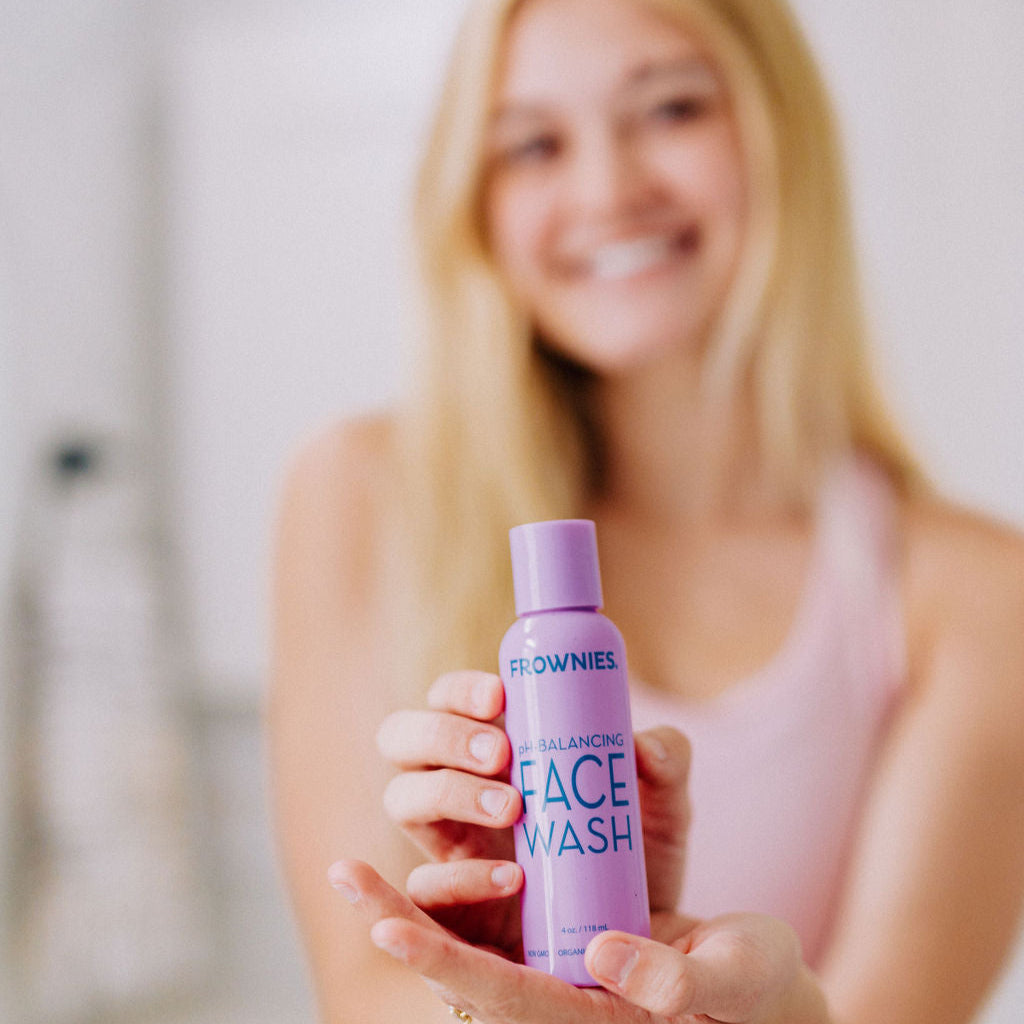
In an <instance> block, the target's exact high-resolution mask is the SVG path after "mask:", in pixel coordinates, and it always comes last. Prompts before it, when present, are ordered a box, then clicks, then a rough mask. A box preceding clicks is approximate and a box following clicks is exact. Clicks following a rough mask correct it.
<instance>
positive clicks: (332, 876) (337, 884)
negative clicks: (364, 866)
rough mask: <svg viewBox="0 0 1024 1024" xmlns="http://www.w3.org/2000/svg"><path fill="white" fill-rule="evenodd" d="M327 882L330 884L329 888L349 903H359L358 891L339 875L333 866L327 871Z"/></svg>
mask: <svg viewBox="0 0 1024 1024" xmlns="http://www.w3.org/2000/svg"><path fill="white" fill-rule="evenodd" d="M327 881H328V882H330V884H331V887H332V888H333V889H335V890H336V891H337V892H340V893H341V895H342V896H344V897H345V899H347V900H348V901H349V903H352V904H356V903H358V902H359V891H358V890H357V889H355V888H354V887H353V886H352V885H350V884H349V883H348V882H346V881H345V879H344V878H342V877H341V876H340V875H339V873H338V871H337V870H336V867H335V866H334V865H332V866H331V867H330V868H328V869H327Z"/></svg>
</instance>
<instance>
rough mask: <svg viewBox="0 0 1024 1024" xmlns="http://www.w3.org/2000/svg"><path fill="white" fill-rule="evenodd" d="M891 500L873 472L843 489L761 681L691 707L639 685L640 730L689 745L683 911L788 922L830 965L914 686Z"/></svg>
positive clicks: (827, 494)
mask: <svg viewBox="0 0 1024 1024" xmlns="http://www.w3.org/2000/svg"><path fill="white" fill-rule="evenodd" d="M894 508H895V506H894V496H893V494H892V491H891V488H890V485H889V483H888V481H887V480H886V478H885V477H884V475H883V474H882V473H881V472H879V471H878V470H877V469H876V468H874V467H873V466H872V465H871V464H870V463H869V462H867V461H866V460H863V459H858V460H851V461H850V462H849V463H847V464H844V465H843V466H842V467H841V468H839V469H837V470H836V471H835V472H834V473H832V474H831V476H830V478H829V480H828V483H827V485H826V486H825V487H824V488H823V490H822V494H821V499H820V502H819V508H818V515H817V526H816V534H815V540H814V553H813V555H812V559H811V568H810V571H809V574H808V577H807V580H806V582H805V584H804V590H803V593H802V595H801V598H800V601H799V607H798V611H797V614H796V617H795V619H794V622H793V625H792V628H791V631H790V634H789V636H788V638H787V640H786V642H785V644H784V645H783V647H782V648H781V650H780V651H779V652H778V653H777V655H776V656H775V657H774V658H773V659H772V660H771V661H770V662H769V663H768V664H767V665H765V666H764V667H763V668H762V669H761V670H760V671H759V672H757V673H755V674H754V675H753V676H751V677H749V678H746V679H743V680H741V681H740V682H738V683H736V684H735V685H734V686H732V687H730V688H729V689H728V690H727V691H725V692H724V693H723V694H721V695H720V696H719V697H716V698H714V699H712V700H710V701H702V702H692V701H686V700H683V699H681V698H679V697H675V696H673V695H672V694H670V693H667V692H664V691H659V690H655V689H653V688H651V687H649V686H645V685H644V684H643V683H642V682H640V681H637V680H634V681H633V715H634V728H636V729H638V730H639V729H645V728H650V727H651V726H653V725H658V724H668V725H674V726H676V727H677V728H678V729H680V730H681V731H682V732H684V733H685V734H686V735H687V736H688V737H689V738H690V742H691V743H692V745H693V762H692V768H691V777H690V795H691V801H692V806H693V823H692V826H691V832H690V842H689V847H688V855H687V867H686V880H685V885H684V891H683V898H682V902H681V905H680V910H681V911H682V912H684V913H687V914H692V915H694V916H697V917H712V916H715V915H718V914H722V913H728V912H730V911H756V912H759V913H765V914H771V915H772V916H774V917H779V918H782V919H783V920H785V921H788V922H789V923H790V924H791V925H792V926H793V927H794V928H795V929H796V931H797V933H798V934H799V936H800V939H801V941H802V942H803V949H804V955H805V958H806V959H807V961H808V963H810V964H811V965H812V966H813V965H814V964H816V963H817V962H818V961H819V960H820V957H821V955H822V953H823V952H824V949H825V946H826V944H827V942H828V938H829V933H830V928H831V924H832V921H833V918H834V915H835V912H836V910H837V904H838V899H839V895H840V891H841V889H842V887H843V881H844V875H845V870H846V866H847V862H848V859H849V854H850V852H851V846H852V844H853V841H854V838H855V836H856V833H857V828H858V822H859V819H860V815H861V812H862V807H863V802H864V797H865V794H866V790H867V786H868V783H869V781H870V777H871V774H872V771H873V768H874V765H875V761H876V756H877V753H878V750H879V745H880V743H881V742H882V739H883V737H884V734H885V732H886V728H887V724H888V722H889V720H890V718H891V713H892V711H893V708H894V705H895V703H896V701H897V700H898V698H899V695H900V692H901V689H902V685H903V680H904V677H905V657H904V649H903V628H902V621H901V612H900V607H899V595H898V590H897V579H896V571H895V558H894V550H893V538H894V529H893V527H894Z"/></svg>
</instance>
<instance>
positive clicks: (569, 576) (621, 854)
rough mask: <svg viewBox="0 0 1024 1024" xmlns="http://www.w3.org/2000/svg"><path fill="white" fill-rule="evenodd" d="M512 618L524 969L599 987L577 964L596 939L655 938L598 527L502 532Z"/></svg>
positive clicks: (510, 668)
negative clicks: (506, 540) (508, 552)
mask: <svg viewBox="0 0 1024 1024" xmlns="http://www.w3.org/2000/svg"><path fill="white" fill-rule="evenodd" d="M509 536H510V541H511V547H512V572H513V580H514V585H515V601H516V614H517V616H519V618H518V620H517V621H516V622H515V623H514V624H513V625H512V627H511V628H510V629H509V631H508V632H507V633H506V634H505V638H504V640H503V641H502V644H501V650H500V655H499V656H500V660H501V679H502V683H503V684H504V688H505V729H506V732H507V733H508V737H509V740H510V742H511V745H512V777H511V781H512V785H513V786H515V788H516V789H518V790H519V793H520V795H521V796H522V798H523V807H524V813H523V815H522V817H521V818H520V820H519V821H517V822H516V824H515V846H516V860H517V861H518V862H519V863H520V864H521V865H522V867H523V870H524V872H525V875H526V881H525V886H524V889H523V893H522V917H523V952H524V957H525V962H526V964H527V965H528V966H531V967H536V968H539V969H540V970H543V971H546V972H548V973H549V974H554V975H555V976H557V977H559V978H562V979H563V980H565V981H568V982H571V983H572V984H574V985H579V986H586V985H595V984H596V982H595V981H594V979H593V978H592V977H591V975H590V973H589V972H588V971H587V969H586V967H585V966H584V962H583V954H584V951H585V949H586V947H587V944H588V943H589V942H590V940H591V939H593V938H594V936H596V935H597V934H598V933H599V932H602V931H627V932H632V933H633V934H636V935H643V936H649V935H650V912H649V907H648V898H647V876H646V871H645V867H644V850H643V835H642V827H641V819H640V804H639V794H638V788H637V777H636V759H635V755H634V750H633V732H632V727H631V723H630V713H629V692H628V688H627V674H626V652H625V645H624V644H623V641H622V635H621V634H620V633H619V631H618V629H616V627H615V626H614V625H613V624H612V623H611V622H610V621H609V620H608V619H607V618H605V616H603V615H601V614H600V613H599V611H598V609H599V608H600V607H601V606H602V604H603V600H602V594H601V576H600V569H599V566H598V560H597V539H596V532H595V529H594V524H593V523H592V522H590V521H589V520H583V519H568V520H553V521H550V522H542V523H528V524H526V525H524V526H517V527H515V528H514V529H513V530H512V531H511V532H510V535H509Z"/></svg>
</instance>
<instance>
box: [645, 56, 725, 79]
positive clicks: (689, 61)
mask: <svg viewBox="0 0 1024 1024" xmlns="http://www.w3.org/2000/svg"><path fill="white" fill-rule="evenodd" d="M684 77H685V78H697V79H703V80H706V81H707V82H708V83H709V84H714V85H718V84H720V80H719V77H718V74H717V73H716V72H715V70H714V69H713V68H712V67H711V65H710V64H709V63H708V62H707V60H705V59H704V58H703V57H700V56H697V55H693V56H688V57H678V58H674V59H672V60H664V61H647V62H645V63H644V64H641V65H640V66H639V67H638V68H636V70H634V71H632V72H630V74H629V75H627V76H626V85H627V86H634V85H645V84H646V83H647V82H650V81H657V80H658V79H661V78H684Z"/></svg>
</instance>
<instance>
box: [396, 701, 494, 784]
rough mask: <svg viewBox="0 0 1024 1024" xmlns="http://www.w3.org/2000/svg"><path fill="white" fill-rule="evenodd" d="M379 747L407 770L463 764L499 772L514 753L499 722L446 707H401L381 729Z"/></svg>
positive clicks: (484, 772) (468, 768)
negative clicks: (418, 709)
mask: <svg viewBox="0 0 1024 1024" xmlns="http://www.w3.org/2000/svg"><path fill="white" fill-rule="evenodd" d="M377 749H378V750H379V751H380V752H381V754H383V755H384V757H385V758H387V759H388V760H389V761H390V762H391V763H392V764H394V765H397V766H398V767H399V768H402V769H405V770H407V771H408V770H413V769H418V768H435V767H446V768H461V769H463V770H464V771H468V772H475V773H476V774H478V775H497V774H498V773H499V772H501V771H503V770H504V769H505V768H507V767H508V764H509V760H510V759H511V756H512V749H511V747H510V746H509V742H508V737H507V736H506V735H505V733H504V732H502V730H501V729H499V728H498V727H497V726H494V725H489V724H486V723H483V722H477V721H475V720H474V719H470V718H463V717H461V716H460V715H457V714H452V713H447V712H442V711H397V712H395V713H394V714H392V715H388V717H387V718H385V719H384V721H383V723H381V727H380V729H379V730H378V731H377Z"/></svg>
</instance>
